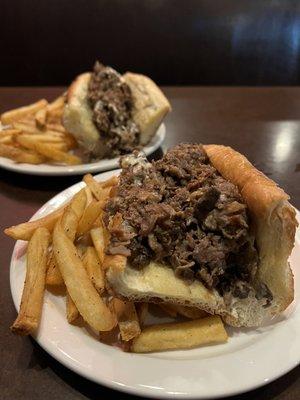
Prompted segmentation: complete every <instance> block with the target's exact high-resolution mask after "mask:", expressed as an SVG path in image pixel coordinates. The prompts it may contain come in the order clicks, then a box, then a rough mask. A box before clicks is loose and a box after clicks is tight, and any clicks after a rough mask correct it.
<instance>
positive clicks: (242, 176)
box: [107, 145, 297, 326]
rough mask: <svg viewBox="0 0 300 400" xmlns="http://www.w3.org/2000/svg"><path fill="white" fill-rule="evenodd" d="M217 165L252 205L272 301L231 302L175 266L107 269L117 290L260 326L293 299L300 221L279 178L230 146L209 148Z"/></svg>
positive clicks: (262, 273) (262, 277)
mask: <svg viewBox="0 0 300 400" xmlns="http://www.w3.org/2000/svg"><path fill="white" fill-rule="evenodd" d="M204 148H205V150H206V152H207V155H208V157H209V159H210V161H211V163H212V165H213V166H214V167H215V168H216V169H217V170H218V172H219V173H220V174H221V175H222V176H223V177H224V178H225V179H227V180H228V181H230V182H232V183H234V184H235V185H236V186H238V188H239V190H240V193H241V195H242V197H243V199H244V201H245V202H246V204H247V205H248V208H249V212H250V217H251V228H253V230H254V234H255V238H256V244H257V247H258V252H259V266H258V272H257V276H256V279H257V280H258V281H259V282H263V283H265V284H266V285H267V286H268V287H269V289H270V290H271V292H272V294H273V301H272V305H271V306H270V307H268V308H264V307H263V304H262V302H261V301H259V300H257V299H256V298H255V297H254V296H253V297H252V298H247V299H236V300H235V302H234V303H233V304H231V305H230V306H228V305H226V304H225V303H224V301H223V298H222V297H221V296H220V295H219V294H218V293H217V292H216V291H215V290H213V291H211V290H208V289H206V288H205V287H204V285H202V283H201V282H198V281H197V282H193V284H192V286H188V285H186V284H185V283H184V282H182V280H180V279H179V278H176V277H175V274H174V272H173V270H172V269H171V268H166V267H165V266H162V265H159V264H157V263H151V264H150V265H149V266H148V267H145V268H144V269H142V270H141V271H137V270H135V269H134V268H132V267H131V266H130V265H128V263H127V265H126V267H125V260H124V259H123V264H122V266H121V268H120V263H118V264H116V265H114V263H113V262H112V263H111V265H110V268H109V270H108V273H107V277H108V281H109V282H110V284H111V285H112V286H113V288H114V290H115V291H116V292H117V293H119V294H120V295H122V296H124V297H128V298H130V299H132V300H135V301H143V300H144V301H149V302H158V301H164V302H169V303H175V304H184V305H187V306H189V305H190V306H194V307H198V308H201V309H203V310H205V311H207V312H210V313H216V314H220V315H221V316H222V317H223V319H224V320H225V321H226V322H227V323H228V324H230V325H233V326H259V325H261V324H262V322H263V321H264V319H265V318H268V317H272V316H274V315H277V314H279V313H280V312H281V311H283V310H285V309H286V307H287V306H288V305H289V304H290V303H291V302H292V301H293V298H294V288H293V287H294V285H293V274H292V271H291V269H290V267H289V264H288V257H289V255H290V253H291V251H292V248H293V245H294V240H295V230H296V227H297V221H296V217H295V210H294V209H293V207H292V206H291V205H290V204H289V203H288V199H289V196H288V195H287V194H286V193H285V192H284V191H283V190H282V189H280V188H279V187H278V186H277V185H276V184H275V182H273V181H272V180H270V179H269V178H267V177H266V176H265V175H263V174H262V173H261V172H260V171H258V170H257V169H256V168H255V167H254V166H253V165H252V164H251V163H250V162H249V161H248V160H247V159H246V158H245V157H244V156H243V155H241V154H240V153H238V152H236V151H235V150H233V149H232V148H230V147H225V146H219V145H207V146H204Z"/></svg>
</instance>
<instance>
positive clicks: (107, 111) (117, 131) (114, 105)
mask: <svg viewBox="0 0 300 400" xmlns="http://www.w3.org/2000/svg"><path fill="white" fill-rule="evenodd" d="M88 100H89V103H90V106H91V108H92V110H93V121H94V124H95V125H96V127H97V128H98V130H99V133H100V135H101V137H102V139H103V140H104V142H105V144H106V147H107V155H108V156H111V157H115V156H117V155H120V154H127V153H130V152H131V151H132V150H133V149H134V148H137V147H138V144H139V137H140V132H139V129H138V127H137V125H136V124H135V123H134V121H133V120H132V107H133V101H132V95H131V90H130V88H129V86H128V85H127V84H126V83H125V82H123V81H122V79H121V75H120V74H118V72H116V71H115V70H114V69H113V68H110V67H105V66H104V65H102V64H100V63H99V62H96V64H95V66H94V71H93V73H92V76H91V80H90V83H89V88H88Z"/></svg>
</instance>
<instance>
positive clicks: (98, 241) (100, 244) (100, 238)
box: [90, 225, 105, 265]
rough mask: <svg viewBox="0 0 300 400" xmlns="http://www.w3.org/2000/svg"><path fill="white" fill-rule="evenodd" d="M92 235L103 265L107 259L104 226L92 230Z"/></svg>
mask: <svg viewBox="0 0 300 400" xmlns="http://www.w3.org/2000/svg"><path fill="white" fill-rule="evenodd" d="M90 235H91V238H92V241H93V243H94V246H95V249H96V251H97V254H98V257H99V260H100V263H101V265H103V263H104V257H105V239H104V234H103V226H102V225H101V226H100V227H99V228H94V229H91V231H90Z"/></svg>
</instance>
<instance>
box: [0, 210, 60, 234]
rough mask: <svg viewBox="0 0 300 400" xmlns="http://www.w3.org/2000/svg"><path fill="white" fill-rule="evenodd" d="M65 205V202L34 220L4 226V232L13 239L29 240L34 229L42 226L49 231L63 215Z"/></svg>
mask: <svg viewBox="0 0 300 400" xmlns="http://www.w3.org/2000/svg"><path fill="white" fill-rule="evenodd" d="M66 206H67V204H65V205H64V206H62V207H60V208H59V209H57V210H54V211H53V212H52V213H50V214H48V215H46V216H45V217H42V218H39V219H36V220H35V221H28V222H24V223H22V224H19V225H14V226H11V227H9V228H6V229H4V233H5V234H6V235H7V236H10V237H12V238H13V239H15V240H29V239H30V238H31V236H32V235H33V233H34V231H35V230H36V229H38V228H41V227H44V228H47V229H48V230H49V232H52V230H53V228H54V226H55V224H56V222H57V221H58V219H59V218H60V217H61V216H62V215H63V212H64V208H65V207H66Z"/></svg>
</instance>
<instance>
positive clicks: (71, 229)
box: [60, 192, 81, 242]
mask: <svg viewBox="0 0 300 400" xmlns="http://www.w3.org/2000/svg"><path fill="white" fill-rule="evenodd" d="M79 193H81V192H79ZM60 224H61V227H62V228H63V230H64V231H65V233H66V235H67V236H68V238H69V239H70V240H72V242H74V239H75V236H76V231H77V226H78V216H77V214H76V211H75V210H74V209H73V208H72V203H71V204H70V205H69V206H68V207H67V208H66V209H65V212H64V213H63V216H62V218H61V221H60Z"/></svg>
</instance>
